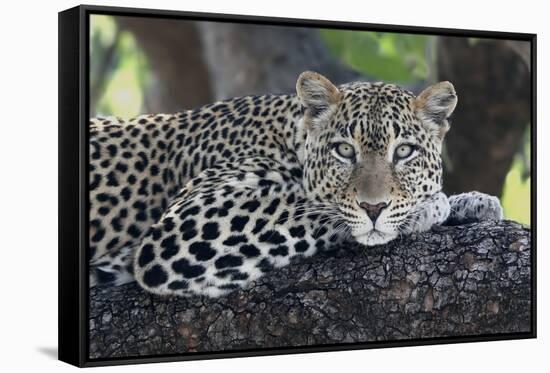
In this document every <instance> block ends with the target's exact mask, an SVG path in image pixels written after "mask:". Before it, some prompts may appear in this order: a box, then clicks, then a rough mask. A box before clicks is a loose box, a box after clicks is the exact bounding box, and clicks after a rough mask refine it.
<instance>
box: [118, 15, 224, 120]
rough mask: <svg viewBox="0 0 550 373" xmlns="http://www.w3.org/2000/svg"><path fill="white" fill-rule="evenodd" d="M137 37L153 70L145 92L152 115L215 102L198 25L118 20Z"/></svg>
mask: <svg viewBox="0 0 550 373" xmlns="http://www.w3.org/2000/svg"><path fill="white" fill-rule="evenodd" d="M115 19H116V21H117V24H118V25H119V26H120V27H121V28H122V29H124V30H128V31H130V32H132V33H133V34H134V36H135V37H136V40H137V43H138V45H139V46H140V47H141V49H142V50H143V51H144V53H145V55H146V56H147V60H148V63H149V64H150V66H151V69H150V71H151V74H152V75H153V76H152V80H153V83H152V85H151V86H150V87H148V88H147V92H145V106H146V108H145V109H146V110H147V111H148V113H174V112H177V111H181V110H184V109H193V108H195V107H199V106H201V105H205V104H208V103H210V102H212V101H213V94H212V92H211V89H210V76H209V72H208V70H207V68H206V65H205V62H204V60H203V54H202V45H201V41H200V38H199V35H198V31H197V27H196V23H195V22H182V21H180V20H176V19H163V18H158V19H156V18H141V17H116V18H115Z"/></svg>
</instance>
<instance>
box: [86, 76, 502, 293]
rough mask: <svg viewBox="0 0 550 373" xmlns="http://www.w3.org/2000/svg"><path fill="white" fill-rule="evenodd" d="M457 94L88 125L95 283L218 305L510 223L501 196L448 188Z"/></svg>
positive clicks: (363, 94)
mask: <svg viewBox="0 0 550 373" xmlns="http://www.w3.org/2000/svg"><path fill="white" fill-rule="evenodd" d="M457 102H458V96H457V94H456V91H455V88H454V86H453V84H452V83H450V82H447V81H444V82H439V83H436V84H433V85H430V86H429V87H427V88H426V89H424V90H423V91H422V92H420V93H419V94H418V95H415V94H413V93H412V92H410V91H409V90H407V89H404V88H402V87H400V86H398V85H395V84H390V83H384V82H362V81H355V82H351V83H346V84H340V85H335V84H333V83H332V82H331V81H330V80H329V79H328V78H326V77H324V76H323V75H321V74H319V73H316V72H312V71H305V72H303V73H302V74H300V75H299V77H298V79H297V82H296V93H295V94H287V95H275V94H267V95H259V96H243V97H236V98H231V99H227V100H222V101H218V102H215V103H211V104H208V105H205V106H202V107H200V108H196V109H191V110H185V111H181V112H178V113H174V114H157V115H140V116H138V117H136V118H134V119H131V120H128V121H125V120H123V119H120V118H115V117H105V118H93V119H91V121H90V126H89V134H90V137H89V149H90V150H89V159H90V162H89V176H88V177H89V199H90V200H89V250H88V253H89V255H88V258H89V263H90V267H89V268H90V281H89V283H90V286H91V287H93V286H120V285H123V284H126V283H129V282H133V281H137V283H138V284H139V286H141V287H142V288H143V289H144V290H146V291H147V292H150V293H152V294H157V295H161V296H183V297H185V296H192V295H204V296H207V297H219V296H222V295H225V294H228V293H230V292H232V291H234V290H237V289H243V288H246V287H248V286H251V284H253V283H254V281H255V280H257V279H259V278H260V277H261V276H263V275H264V274H265V273H267V272H270V271H272V270H275V269H277V268H281V267H283V266H287V265H291V264H292V263H294V260H299V259H300V258H307V257H311V256H312V255H314V254H315V253H319V252H324V251H329V250H332V249H335V248H337V247H347V246H346V245H358V246H359V247H361V249H365V250H368V248H369V247H373V246H382V245H385V244H387V243H388V242H390V241H392V240H396V239H398V238H401V237H403V236H406V235H410V234H412V233H416V232H425V231H428V230H430V229H431V228H432V227H434V226H437V225H442V224H445V223H446V222H452V223H453V224H461V223H466V222H472V221H479V220H491V219H492V220H499V219H502V218H503V216H502V215H503V212H502V206H501V204H500V201H499V199H498V198H497V197H494V196H491V195H488V194H484V193H481V192H477V191H473V192H466V193H462V194H458V195H454V196H450V197H448V196H447V195H446V194H445V193H444V192H443V191H442V185H443V175H442V173H443V161H442V155H441V154H442V147H443V143H444V138H445V135H446V134H447V132H448V131H449V130H450V128H451V124H450V123H451V120H450V117H451V115H452V113H453V111H454V110H455V107H456V105H457Z"/></svg>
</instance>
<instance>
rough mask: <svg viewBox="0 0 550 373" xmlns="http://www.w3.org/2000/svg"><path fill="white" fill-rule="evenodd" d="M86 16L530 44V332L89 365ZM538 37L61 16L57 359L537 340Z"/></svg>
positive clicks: (86, 11)
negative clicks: (338, 30) (484, 39)
mask: <svg viewBox="0 0 550 373" xmlns="http://www.w3.org/2000/svg"><path fill="white" fill-rule="evenodd" d="M91 14H108V15H123V16H136V17H157V18H158V17H160V18H175V19H186V20H207V21H221V22H240V23H254V24H264V25H286V26H300V27H323V28H341V29H347V30H370V31H391V32H398V33H409V34H418V33H422V34H437V35H445V36H463V37H479V38H489V39H513V40H522V41H528V42H530V44H531V87H532V91H531V102H532V107H531V138H532V148H531V153H532V154H531V172H532V173H531V178H532V179H531V180H532V182H531V196H532V197H531V228H532V255H531V269H532V272H531V273H532V275H531V281H532V283H531V289H532V292H531V298H532V299H531V305H532V309H531V312H532V318H531V320H532V322H531V331H530V332H527V333H524V332H521V333H511V334H501V335H476V336H461V337H444V338H443V337H442V338H429V339H420V340H415V339H409V340H400V341H387V342H367V343H354V344H338V345H323V346H309V347H301V348H295V347H288V348H275V349H254V350H243V351H230V352H208V353H188V354H178V355H157V356H143V357H131V358H120V359H119V358H117V359H89V358H88V347H89V346H88V324H87V323H88V307H87V302H88V281H89V280H88V263H87V255H86V247H87V243H88V221H89V218H88V215H87V211H88V204H89V201H88V198H87V196H88V188H87V185H88V156H87V155H88V154H89V153H88V148H89V145H88V130H87V122H88V118H89V100H88V95H89V92H88V91H89V89H88V88H89V86H90V82H89V60H88V59H89V53H88V51H89V17H90V15H91ZM536 41H537V35H536V34H529V33H510V32H495V31H480V30H459V29H447V28H433V27H418V26H399V25H382V24H367V23H351V22H336V21H321V20H305V19H292V18H275V17H259V16H242V15H230V14H210V13H194V12H183V11H170V10H156V9H136V8H122V7H105V6H90V5H81V6H77V7H74V8H71V9H68V10H65V11H62V12H60V13H59V39H58V43H59V70H58V75H59V77H58V78H59V164H58V166H59V273H58V276H59V334H58V338H59V359H60V360H61V361H64V362H67V363H69V364H72V365H76V366H79V367H93V366H103V365H120V364H135V363H150V362H168V361H184V360H197V359H217V358H230V357H244V356H260V355H279V354H295V353H304V352H324V351H338V350H352V349H369V348H382V347H400V346H417V345H433V344H449V343H463V342H480V341H495V340H513V339H525V338H536V329H537V328H536V318H537V315H536V305H537V304H536V273H537V271H536V236H537V221H536V219H537V215H536V184H537V182H536V181H537V167H536V163H537V160H536V143H537V141H536V127H537V121H536V119H537V118H536Z"/></svg>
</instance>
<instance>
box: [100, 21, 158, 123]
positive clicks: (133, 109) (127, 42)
mask: <svg viewBox="0 0 550 373" xmlns="http://www.w3.org/2000/svg"><path fill="white" fill-rule="evenodd" d="M90 37H91V40H90V48H91V51H90V52H91V55H92V58H91V63H90V80H91V89H92V92H91V95H90V96H91V97H92V99H93V98H94V96H96V97H95V98H96V103H95V115H116V116H119V117H122V118H130V117H134V116H136V115H138V114H140V113H142V112H143V106H144V92H145V88H146V87H147V86H148V83H149V80H150V76H151V74H150V68H149V66H148V64H147V58H146V56H145V55H144V54H143V52H142V51H141V49H139V48H138V46H137V45H136V41H135V38H134V36H133V35H132V34H131V33H130V32H128V31H121V30H119V29H118V28H117V25H116V23H115V21H114V20H113V18H112V17H110V16H102V15H93V16H92V17H91V32H90ZM111 50H112V51H113V52H114V53H112V54H111V53H109V52H110V51H111ZM106 65H107V66H108V67H107V68H106V69H105V68H104V67H105V66H106ZM100 74H101V75H102V76H98V75H100ZM101 81H103V84H99V83H98V82H101ZM94 89H95V90H96V91H94Z"/></svg>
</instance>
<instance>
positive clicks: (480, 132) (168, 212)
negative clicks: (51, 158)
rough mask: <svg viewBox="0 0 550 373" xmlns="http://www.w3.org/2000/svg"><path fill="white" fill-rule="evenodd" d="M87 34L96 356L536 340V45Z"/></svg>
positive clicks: (101, 25) (133, 22)
mask: <svg viewBox="0 0 550 373" xmlns="http://www.w3.org/2000/svg"><path fill="white" fill-rule="evenodd" d="M88 31H89V32H88V33H89V35H88V37H89V39H88V43H89V50H88V53H89V55H88V56H89V84H88V88H89V91H88V92H87V93H88V98H89V102H88V106H89V117H90V118H89V124H88V131H89V133H88V146H89V152H88V155H89V164H88V182H89V183H88V188H89V189H88V192H89V194H88V201H89V211H88V214H89V231H88V248H87V257H88V266H89V279H88V287H87V291H88V310H87V324H88V329H87V338H88V351H87V354H88V358H89V359H92V360H93V359H112V358H125V359H128V358H140V357H154V356H171V355H182V356H183V355H193V354H195V355H197V356H198V355H200V354H208V353H223V352H232V351H237V352H246V351H269V350H272V351H284V350H285V349H292V348H294V349H295V348H306V347H317V348H323V347H331V346H332V347H334V346H340V347H342V346H344V347H345V346H347V347H348V348H353V347H368V346H369V343H391V342H396V341H417V342H422V341H434V340H439V339H444V338H458V337H475V336H479V337H493V338H496V337H499V336H501V337H505V336H508V337H513V336H514V335H521V333H530V332H532V325H533V319H532V295H533V294H532V278H531V269H532V268H531V228H530V226H531V213H532V211H531V199H532V196H531V189H532V188H531V163H532V159H531V153H532V152H531V133H532V128H531V122H532V118H531V107H532V97H531V89H532V82H531V55H530V53H531V44H530V42H528V41H522V40H512V39H503V38H480V37H475V36H445V35H437V34H429V33H416V32H403V31H395V32H393V31H379V30H378V31H370V30H368V29H365V30H357V29H353V30H352V29H343V28H337V27H313V26H311V25H307V26H306V25H304V26H295V25H284V24H283V25H281V24H259V23H258V24H254V22H252V23H239V22H237V21H219V20H218V21H213V20H190V19H186V18H184V17H183V18H177V17H172V18H166V17H161V16H156V17H155V16H147V17H145V16H139V17H138V16H129V15H109V14H90V15H89V30H88ZM306 350H307V349H306Z"/></svg>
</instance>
